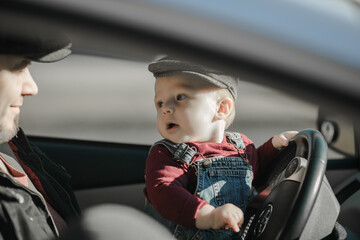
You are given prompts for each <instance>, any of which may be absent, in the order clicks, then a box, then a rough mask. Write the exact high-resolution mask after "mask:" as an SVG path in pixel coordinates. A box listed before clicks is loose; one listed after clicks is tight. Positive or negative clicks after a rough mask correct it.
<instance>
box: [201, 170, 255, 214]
mask: <svg viewBox="0 0 360 240" xmlns="http://www.w3.org/2000/svg"><path fill="white" fill-rule="evenodd" d="M208 177H209V179H210V183H211V186H212V191H213V196H214V199H213V200H214V202H215V203H216V205H218V206H221V205H224V204H226V203H232V204H234V205H236V206H238V207H240V208H241V210H243V211H245V208H246V205H247V203H248V198H249V195H250V189H251V182H252V176H251V171H250V170H248V169H247V168H244V169H243V170H242V169H240V170H239V169H235V170H233V169H209V170H208Z"/></svg>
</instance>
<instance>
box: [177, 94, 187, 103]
mask: <svg viewBox="0 0 360 240" xmlns="http://www.w3.org/2000/svg"><path fill="white" fill-rule="evenodd" d="M185 98H186V95H185V94H179V95H177V96H176V100H178V101H181V100H184V99H185Z"/></svg>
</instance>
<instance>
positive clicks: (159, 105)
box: [156, 102, 164, 108]
mask: <svg viewBox="0 0 360 240" xmlns="http://www.w3.org/2000/svg"><path fill="white" fill-rule="evenodd" d="M163 105H164V103H163V102H157V103H156V106H157V107H158V108H161V107H162V106H163Z"/></svg>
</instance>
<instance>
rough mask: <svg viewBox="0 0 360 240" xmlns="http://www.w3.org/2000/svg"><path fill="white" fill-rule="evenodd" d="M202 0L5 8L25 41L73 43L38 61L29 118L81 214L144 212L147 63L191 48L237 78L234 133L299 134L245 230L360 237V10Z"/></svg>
mask: <svg viewBox="0 0 360 240" xmlns="http://www.w3.org/2000/svg"><path fill="white" fill-rule="evenodd" d="M232 4H233V6H232ZM337 4H338V5H337ZM205 5H206V4H204V1H200V2H199V3H192V2H191V1H183V2H182V3H166V1H162V0H154V1H145V0H144V1H141V0H136V1H110V0H106V1H103V2H102V3H99V2H97V1H88V2H87V3H85V1H82V0H77V1H64V0H63V1H60V0H56V1H53V2H52V3H49V2H47V1H42V0H33V1H3V2H2V3H0V23H1V26H2V27H3V26H4V25H5V24H4V23H6V27H9V28H13V29H16V31H19V37H22V36H21V30H22V29H29V28H31V29H34V31H39V32H40V33H42V34H47V33H48V31H50V30H51V32H53V31H54V30H56V31H58V32H61V33H65V34H67V35H68V36H69V38H70V39H71V40H72V52H73V54H72V55H71V56H69V57H68V58H66V59H64V60H62V61H60V62H56V63H52V64H39V63H32V65H31V66H30V71H31V73H32V76H33V78H34V79H35V81H36V82H37V84H38V87H39V94H38V95H37V96H35V97H31V98H28V99H26V103H25V105H24V107H23V110H22V113H21V114H22V116H21V122H20V125H21V127H22V128H23V129H24V131H25V132H26V133H27V134H28V135H29V136H30V137H29V139H30V141H31V142H32V143H33V144H34V145H36V146H37V147H39V148H40V149H41V150H42V151H43V152H44V153H45V154H46V155H47V156H48V157H49V158H51V159H52V160H53V161H55V162H57V163H59V164H60V165H61V166H63V167H64V168H65V169H66V170H67V171H68V172H69V173H70V174H71V176H72V186H73V189H74V191H75V193H76V197H77V199H78V202H79V204H80V207H81V209H82V211H83V212H84V211H86V210H87V209H89V208H92V207H95V206H99V205H101V204H107V203H115V204H120V205H125V206H130V207H132V208H134V209H137V210H139V211H142V210H143V206H144V201H145V197H144V194H143V188H144V185H145V183H144V182H145V179H144V168H145V160H146V157H147V154H148V152H149V149H150V147H151V145H152V144H153V143H154V142H156V141H157V140H160V139H161V136H160V135H159V134H158V133H157V129H156V112H155V106H154V103H153V98H154V96H153V91H154V87H153V85H154V78H153V76H152V74H151V73H150V72H149V71H148V70H147V65H148V63H150V62H151V61H154V60H155V59H157V58H159V57H160V56H163V55H165V54H173V55H179V56H186V57H191V58H192V59H194V61H198V62H201V63H204V64H209V65H211V66H215V67H217V68H221V69H222V70H225V71H228V72H230V73H232V74H236V75H237V76H239V78H240V81H239V88H238V92H239V95H240V97H239V100H238V102H237V103H236V117H235V119H236V120H235V122H234V123H233V124H232V125H231V126H230V128H229V130H230V131H240V132H242V133H244V134H246V135H247V136H248V137H249V138H251V139H252V140H253V141H254V143H255V145H256V146H260V145H261V144H262V143H264V142H265V141H266V140H267V139H269V138H270V137H271V136H273V135H275V134H277V133H280V132H282V131H286V130H296V131H299V132H300V133H299V135H297V136H296V137H295V138H294V139H293V140H292V141H291V143H290V144H289V146H288V147H286V148H284V149H283V150H282V151H281V152H280V154H279V156H278V163H277V164H276V165H274V166H273V168H272V169H269V170H268V175H267V177H266V181H265V182H264V183H263V188H262V189H261V190H259V191H258V195H257V196H255V197H254V198H253V200H252V202H251V203H250V204H249V206H248V209H247V211H246V213H245V223H244V228H243V229H242V233H241V234H242V238H243V239H343V238H341V237H342V236H339V235H341V231H342V230H345V231H346V235H347V237H346V239H360V221H359V219H360V171H359V170H360V154H359V149H360V143H359V136H360V125H359V123H360V121H359V119H360V112H359V110H358V106H359V105H360V98H359V96H360V94H359V91H360V81H359V77H358V76H360V55H359V54H358V52H357V51H356V49H359V47H360V46H359V44H360V28H358V26H359V25H356V24H357V23H359V24H360V12H359V9H358V7H357V8H355V7H354V6H353V3H349V2H347V1H333V2H331V4H330V3H327V2H326V1H321V2H319V4H313V3H308V1H305V2H304V3H300V2H299V1H275V0H272V1H271V3H270V2H269V3H265V2H260V3H252V2H250V1H244V2H243V3H242V4H241V5H240V4H239V3H233V2H232V1H226V4H225V3H223V5H224V7H222V8H219V4H217V3H215V2H214V1H210V3H208V4H207V6H206V7H205ZM315 5H316V6H315ZM235 9H239V10H238V11H235ZM264 9H266V10H267V11H266V14H264V12H265V11H264ZM334 9H338V11H334ZM339 9H341V10H342V11H340V10H339ZM250 13H252V14H250ZM284 19H287V21H284ZM299 29H301V31H299ZM320 30H321V31H320ZM290 216H291V217H290ZM289 219H291V220H289ZM335 225H340V227H338V229H337V230H336V229H335ZM339 229H340V230H339ZM339 231H340V233H339ZM329 232H331V234H330V235H329Z"/></svg>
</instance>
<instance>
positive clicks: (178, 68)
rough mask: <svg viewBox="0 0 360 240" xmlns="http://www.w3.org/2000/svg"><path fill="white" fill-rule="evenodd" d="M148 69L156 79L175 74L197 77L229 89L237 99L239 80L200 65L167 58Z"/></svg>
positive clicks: (152, 64) (154, 63)
mask: <svg viewBox="0 0 360 240" xmlns="http://www.w3.org/2000/svg"><path fill="white" fill-rule="evenodd" d="M148 69H149V71H150V72H152V73H153V74H154V77H156V78H157V77H164V76H168V75H175V74H190V75H195V76H197V77H200V78H201V79H204V80H206V81H208V82H210V83H212V84H214V85H215V86H217V87H219V88H224V89H227V90H228V91H229V92H230V93H231V95H232V96H233V98H234V99H236V97H237V80H236V79H235V78H234V77H232V76H230V75H226V74H223V73H221V72H220V71H217V70H214V69H210V68H208V67H205V66H202V65H199V64H195V63H191V62H189V61H185V60H180V59H176V58H171V57H169V56H166V57H163V58H161V59H159V60H157V61H155V62H152V63H150V64H149V67H148Z"/></svg>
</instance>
